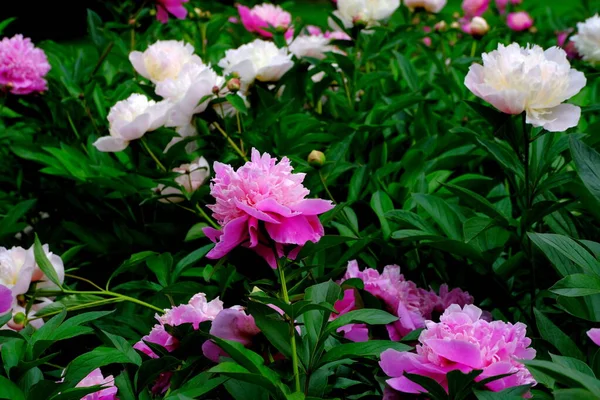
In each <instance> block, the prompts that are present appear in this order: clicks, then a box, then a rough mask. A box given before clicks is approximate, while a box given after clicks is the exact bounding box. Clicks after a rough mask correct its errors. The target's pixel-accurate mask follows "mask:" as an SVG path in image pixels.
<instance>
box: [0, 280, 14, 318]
mask: <svg viewBox="0 0 600 400" xmlns="http://www.w3.org/2000/svg"><path fill="white" fill-rule="evenodd" d="M12 303H13V296H12V291H11V290H10V289H9V288H7V287H6V286H3V285H0V314H4V313H5V312H6V311H8V310H10V309H11V308H12Z"/></svg>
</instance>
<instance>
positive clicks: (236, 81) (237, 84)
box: [227, 78, 242, 93]
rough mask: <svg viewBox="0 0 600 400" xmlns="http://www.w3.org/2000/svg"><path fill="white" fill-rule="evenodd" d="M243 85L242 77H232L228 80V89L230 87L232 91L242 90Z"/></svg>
mask: <svg viewBox="0 0 600 400" xmlns="http://www.w3.org/2000/svg"><path fill="white" fill-rule="evenodd" d="M241 87H242V82H241V81H240V78H232V79H230V80H229V81H228V82H227V89H229V91H230V92H234V93H235V92H237V91H238V90H240V88H241Z"/></svg>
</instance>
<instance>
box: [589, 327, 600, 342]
mask: <svg viewBox="0 0 600 400" xmlns="http://www.w3.org/2000/svg"><path fill="white" fill-rule="evenodd" d="M587 335H588V336H589V338H590V339H592V342H594V343H595V344H596V345H597V346H600V328H592V329H590V330H589V331H587Z"/></svg>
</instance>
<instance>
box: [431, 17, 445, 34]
mask: <svg viewBox="0 0 600 400" xmlns="http://www.w3.org/2000/svg"><path fill="white" fill-rule="evenodd" d="M433 29H435V30H436V31H438V32H445V31H446V29H448V24H447V23H446V21H443V20H442V21H440V22H438V23H437V24H435V25H434V26H433Z"/></svg>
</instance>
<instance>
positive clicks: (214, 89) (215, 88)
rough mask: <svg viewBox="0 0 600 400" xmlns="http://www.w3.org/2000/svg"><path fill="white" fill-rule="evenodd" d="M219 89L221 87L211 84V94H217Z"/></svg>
mask: <svg viewBox="0 0 600 400" xmlns="http://www.w3.org/2000/svg"><path fill="white" fill-rule="evenodd" d="M220 91H221V89H220V88H219V87H218V86H213V88H212V92H213V94H215V95H218V94H219V92H220Z"/></svg>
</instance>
